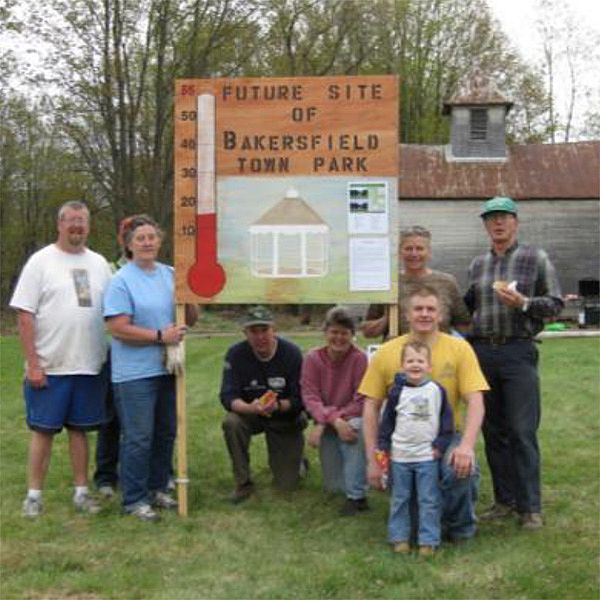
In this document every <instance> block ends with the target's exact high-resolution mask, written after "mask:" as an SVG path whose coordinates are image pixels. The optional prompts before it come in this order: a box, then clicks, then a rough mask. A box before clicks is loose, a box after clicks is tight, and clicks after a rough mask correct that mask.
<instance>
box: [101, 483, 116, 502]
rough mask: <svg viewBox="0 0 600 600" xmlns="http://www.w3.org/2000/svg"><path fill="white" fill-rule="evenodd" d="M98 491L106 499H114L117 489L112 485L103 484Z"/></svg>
mask: <svg viewBox="0 0 600 600" xmlns="http://www.w3.org/2000/svg"><path fill="white" fill-rule="evenodd" d="M98 493H99V494H100V495H101V496H102V497H103V498H104V499H105V500H112V499H113V498H114V496H115V490H114V489H113V487H112V485H101V486H100V487H99V488H98Z"/></svg>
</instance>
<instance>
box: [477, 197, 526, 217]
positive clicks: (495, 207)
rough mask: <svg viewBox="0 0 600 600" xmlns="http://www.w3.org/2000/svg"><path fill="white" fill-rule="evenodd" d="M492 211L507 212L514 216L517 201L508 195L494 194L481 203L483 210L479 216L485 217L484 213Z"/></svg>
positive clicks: (516, 212) (487, 213) (516, 211)
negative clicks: (494, 195) (493, 196)
mask: <svg viewBox="0 0 600 600" xmlns="http://www.w3.org/2000/svg"><path fill="white" fill-rule="evenodd" d="M494 212H504V213H509V214H511V215H515V217H516V216H517V214H518V210H517V203H516V202H515V201H514V200H513V199H512V198H509V197H508V196H496V197H495V198H491V199H490V200H488V201H487V202H486V203H485V204H484V205H483V211H482V213H481V215H480V216H481V217H483V218H484V219H485V217H486V215H489V214H490V213H494Z"/></svg>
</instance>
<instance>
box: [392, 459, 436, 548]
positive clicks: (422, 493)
mask: <svg viewBox="0 0 600 600" xmlns="http://www.w3.org/2000/svg"><path fill="white" fill-rule="evenodd" d="M392 481H393V483H392V497H391V503H390V518H389V521H388V538H389V541H390V542H392V543H394V544H395V543H398V542H408V541H409V540H410V538H411V514H410V512H411V511H410V504H411V498H413V497H414V496H413V489H414V492H416V498H415V500H416V504H417V506H418V510H419V525H418V533H417V540H418V543H419V546H439V545H440V541H441V525H440V518H441V512H442V511H441V509H442V502H441V493H440V487H439V461H437V460H427V461H422V462H407V463H400V462H392ZM413 485H414V488H413Z"/></svg>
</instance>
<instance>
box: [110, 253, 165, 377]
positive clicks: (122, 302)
mask: <svg viewBox="0 0 600 600" xmlns="http://www.w3.org/2000/svg"><path fill="white" fill-rule="evenodd" d="M174 288H175V279H174V272H173V268H172V267H169V266H167V265H164V264H162V263H156V265H155V269H154V270H152V271H145V270H143V269H140V267H138V266H137V265H136V264H135V263H133V262H130V263H127V264H126V265H125V266H124V267H123V268H121V269H120V270H119V271H118V272H117V273H116V274H115V276H114V277H113V278H112V280H111V282H110V285H109V286H108V288H107V290H106V292H105V294H104V317H116V316H117V315H129V316H130V317H131V323H132V324H133V325H138V326H139V327H145V328H147V329H162V328H164V327H166V326H167V325H170V324H172V323H174V322H175V303H174ZM163 348H164V347H163V346H161V345H159V344H147V345H143V346H141V345H140V346H138V345H134V344H128V343H126V342H123V341H121V340H118V339H116V338H113V340H112V342H111V369H112V376H111V378H112V381H113V383H121V382H123V381H132V380H134V379H143V378H146V377H156V376H159V375H166V374H167V370H166V369H165V367H164V365H163Z"/></svg>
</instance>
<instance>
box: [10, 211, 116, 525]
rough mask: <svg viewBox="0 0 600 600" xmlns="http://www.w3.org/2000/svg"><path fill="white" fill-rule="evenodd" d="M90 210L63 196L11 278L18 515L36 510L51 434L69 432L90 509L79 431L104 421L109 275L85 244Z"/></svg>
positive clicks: (79, 488) (79, 493)
mask: <svg viewBox="0 0 600 600" xmlns="http://www.w3.org/2000/svg"><path fill="white" fill-rule="evenodd" d="M89 221H90V215H89V211H88V209H87V207H86V206H85V204H83V203H81V202H67V203H66V204H64V205H63V206H62V207H61V208H60V210H59V212H58V222H57V228H58V238H57V240H56V243H54V244H50V245H48V246H46V247H44V248H42V249H41V250H39V251H38V252H36V253H35V254H33V255H32V256H31V257H30V258H29V260H28V261H27V263H26V264H25V266H24V267H23V271H22V272H21V275H20V277H19V281H18V282H17V286H16V288H15V292H14V294H13V297H12V299H11V301H10V306H11V307H12V308H14V309H15V310H16V311H17V321H18V325H19V336H20V338H21V345H22V347H23V353H24V354H25V359H26V367H25V369H26V370H25V381H24V384H23V390H24V395H25V406H26V412H27V425H28V426H29V428H30V429H31V432H32V434H31V442H30V446H29V461H28V467H29V469H28V480H29V481H28V483H29V488H28V492H27V497H26V498H25V501H24V503H23V514H24V515H25V516H27V517H37V516H38V515H40V514H41V512H42V488H43V484H44V479H45V478H46V473H47V471H48V465H49V463H50V454H51V450H52V442H53V439H54V435H55V434H56V433H59V432H60V431H61V430H62V428H63V426H64V427H66V428H67V431H68V435H69V453H70V457H71V464H72V466H73V476H74V483H75V495H74V497H73V502H74V505H75V508H76V509H77V510H79V511H82V512H88V513H96V512H98V511H99V509H100V507H99V505H98V504H97V503H96V502H95V500H94V499H93V498H92V497H91V496H90V495H89V494H88V475H87V470H88V443H87V437H86V433H85V432H86V431H89V430H93V429H98V428H99V427H100V426H101V425H102V423H103V422H104V420H105V416H104V398H105V395H106V386H107V385H108V381H107V377H106V372H105V369H104V363H105V359H106V347H107V344H106V338H105V334H104V321H103V318H102V294H103V292H104V289H105V288H106V286H107V285H108V282H109V280H110V277H111V272H110V268H109V266H108V263H107V262H106V260H105V259H104V258H103V257H102V256H100V255H99V254H96V253H95V252H92V251H91V250H89V249H88V248H86V246H85V243H86V240H87V237H88V234H89V231H90V226H89Z"/></svg>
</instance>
